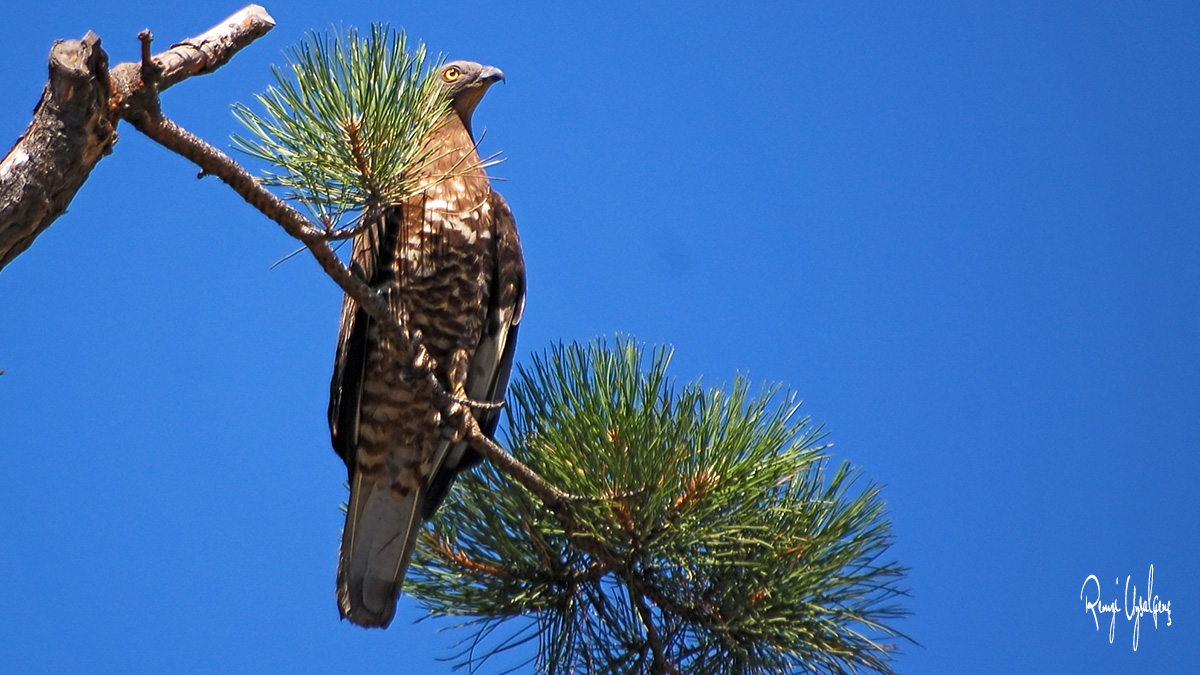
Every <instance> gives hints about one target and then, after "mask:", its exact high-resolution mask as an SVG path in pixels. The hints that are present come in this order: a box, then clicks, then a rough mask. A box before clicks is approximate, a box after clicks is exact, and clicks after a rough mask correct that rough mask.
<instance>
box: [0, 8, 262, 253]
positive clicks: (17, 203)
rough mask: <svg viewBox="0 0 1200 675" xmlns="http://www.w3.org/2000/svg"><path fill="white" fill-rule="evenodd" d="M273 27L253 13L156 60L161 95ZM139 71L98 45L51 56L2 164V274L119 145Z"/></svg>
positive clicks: (94, 41)
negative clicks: (27, 118)
mask: <svg viewBox="0 0 1200 675" xmlns="http://www.w3.org/2000/svg"><path fill="white" fill-rule="evenodd" d="M274 25H275V21H274V20H273V19H272V18H271V16H270V15H269V14H267V11H266V10H265V9H263V8H262V7H259V6H258V5H250V6H248V7H246V8H245V9H242V10H241V11H239V12H238V13H236V14H234V15H233V16H231V17H229V18H228V19H226V20H225V21H224V22H222V23H221V24H219V25H217V26H215V27H214V28H212V29H210V30H209V31H207V32H206V33H204V34H202V35H200V36H199V37H195V38H192V39H190V40H185V41H184V42H182V43H180V44H178V45H175V46H173V47H171V48H170V49H168V50H167V51H165V52H163V53H161V54H158V55H157V56H155V57H153V59H152V61H153V63H154V64H155V65H156V66H157V67H158V69H159V72H158V74H157V76H156V78H155V80H156V81H155V84H156V88H157V90H158V91H162V90H163V89H166V88H167V87H170V86H171V85H174V84H176V83H178V82H181V81H183V80H184V79H186V78H188V77H191V76H192V75H203V74H204V73H209V72H212V71H213V70H216V69H217V68H218V67H220V66H221V65H223V64H224V63H226V62H227V61H229V59H230V58H231V57H232V56H233V55H234V54H235V53H236V52H237V51H238V50H240V49H241V48H242V47H244V46H246V45H248V44H250V43H251V42H253V41H254V40H256V39H258V38H259V37H261V36H263V35H265V34H266V33H267V31H269V30H270V29H271V28H272V27H273V26H274ZM148 37H149V33H148V32H146V37H144V38H143V39H142V46H143V59H142V62H141V63H123V64H121V65H119V66H116V67H115V68H113V69H112V71H111V73H110V71H109V69H108V56H107V55H106V54H105V53H104V50H103V49H101V48H100V38H99V37H97V36H96V35H95V34H94V33H91V32H88V34H87V35H85V36H84V37H83V39H82V40H60V41H58V42H56V43H55V44H54V47H52V48H51V50H50V79H49V82H48V83H47V84H46V88H45V90H44V91H43V92H42V99H41V101H40V102H39V103H38V105H37V108H36V109H35V110H34V114H33V120H32V121H31V122H30V123H29V127H28V128H27V129H26V130H25V133H23V134H22V135H21V137H20V139H18V140H17V143H16V145H15V146H14V147H13V148H12V150H10V151H9V152H8V154H7V155H6V156H5V158H4V160H3V161H0V270H2V269H3V268H4V267H5V266H6V265H7V264H8V263H9V262H10V261H12V260H13V259H14V258H16V257H17V256H18V255H20V254H21V253H22V252H23V251H25V249H27V248H29V245H30V244H32V243H33V240H34V239H36V238H37V236H38V235H40V234H41V233H42V232H44V231H45V230H46V228H48V227H50V224H51V223H53V222H54V221H55V219H57V218H58V217H59V216H60V215H62V214H63V212H64V211H66V209H67V205H68V204H70V202H71V200H72V199H73V198H74V197H75V193H76V192H78V190H79V187H80V186H81V185H83V183H84V181H86V180H87V178H88V176H89V175H90V174H91V171H92V168H93V167H95V166H96V163H97V162H99V161H100V159H101V158H102V157H104V156H105V155H107V154H109V153H110V152H112V148H113V144H114V143H116V142H117V133H116V126H117V120H118V119H119V115H120V114H121V109H122V108H123V106H124V103H125V102H126V101H127V100H129V99H130V98H131V97H133V96H134V95H135V94H136V93H137V92H138V91H140V90H141V89H143V88H144V86H143V85H144V81H143V77H142V73H143V68H144V66H145V61H146V59H145V55H146V54H145V51H146V50H148V49H149V43H148V40H147V38H148Z"/></svg>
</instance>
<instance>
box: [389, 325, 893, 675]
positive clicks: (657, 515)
mask: <svg viewBox="0 0 1200 675" xmlns="http://www.w3.org/2000/svg"><path fill="white" fill-rule="evenodd" d="M670 356H671V352H670V350H668V349H665V348H658V349H655V350H653V351H652V352H651V353H649V354H647V353H646V352H645V350H644V349H642V348H640V347H639V346H638V345H637V344H636V343H635V342H634V341H633V340H630V339H618V340H616V341H615V342H614V343H612V344H611V345H610V344H608V343H607V342H605V341H598V342H593V343H591V344H588V345H586V346H583V345H578V344H573V345H570V346H559V347H557V348H555V349H553V350H551V351H550V352H549V353H548V354H545V355H544V356H542V357H538V358H535V359H534V360H533V362H532V365H531V366H529V367H528V368H522V369H520V370H519V372H518V375H517V377H516V378H515V381H514V383H513V386H512V387H511V388H510V391H509V396H508V401H509V406H510V408H509V414H510V418H509V422H510V426H509V430H508V437H509V443H510V446H511V451H512V452H513V453H514V454H515V455H516V456H517V457H518V458H519V459H520V460H522V461H523V462H525V463H527V464H528V465H529V466H530V467H532V468H533V469H534V470H535V471H537V472H538V473H539V474H540V475H541V476H542V477H543V478H545V479H546V480H547V481H548V482H549V483H551V484H552V485H555V486H557V487H559V488H560V489H562V490H564V491H566V492H568V493H570V494H572V495H574V496H576V497H578V498H577V499H574V500H572V501H571V502H570V505H569V512H570V514H571V518H572V519H573V521H574V524H573V525H572V526H571V528H570V529H571V530H572V531H568V528H566V527H564V524H563V522H562V520H561V519H560V518H558V517H556V515H555V514H553V513H550V512H548V511H547V509H546V508H545V507H544V506H543V505H542V503H541V502H540V501H539V500H538V499H537V498H535V497H534V496H532V495H531V494H530V493H528V492H526V491H525V490H524V489H523V488H521V487H520V486H518V485H517V484H516V483H515V482H514V481H513V480H511V479H510V478H509V477H508V476H506V475H503V474H500V473H498V472H497V471H496V470H494V469H492V468H491V467H490V466H488V465H486V464H485V465H483V466H481V467H479V468H478V469H476V470H475V471H473V472H471V473H468V474H465V475H463V476H461V477H460V478H459V485H458V487H457V488H456V489H455V491H454V493H453V494H452V496H451V498H450V499H449V500H448V502H447V503H446V504H445V505H444V506H443V507H442V509H441V510H440V511H439V512H438V514H437V515H436V516H435V518H434V521H433V527H432V528H430V529H428V530H426V531H425V533H424V534H423V541H422V545H421V546H419V547H418V551H417V560H416V564H414V566H413V569H412V570H410V572H409V578H408V581H407V583H406V586H405V592H406V593H409V594H412V595H414V596H416V597H417V598H418V599H419V600H420V602H422V603H423V604H424V605H425V606H426V607H427V608H428V609H429V611H430V612H431V613H432V614H433V615H442V616H446V615H449V616H456V617H460V618H461V619H462V623H463V625H465V626H467V627H469V628H470V629H471V630H470V631H469V632H470V637H468V638H465V639H464V640H463V642H462V643H461V647H462V650H461V652H460V653H459V654H458V657H457V660H458V663H459V665H461V666H468V667H470V668H471V669H472V670H474V669H476V668H478V667H480V665H481V664H482V663H483V662H484V661H486V657H487V656H489V655H492V654H495V653H497V652H501V651H506V650H508V649H510V648H512V647H514V646H517V645H519V644H522V643H525V642H529V641H536V643H537V645H538V648H537V651H536V656H534V657H533V659H534V661H535V665H536V669H537V672H539V673H546V674H551V675H565V674H567V673H576V674H589V675H590V674H593V673H621V674H627V673H648V674H649V673H686V674H688V675H706V674H712V675H717V674H720V675H731V674H741V673H762V674H768V673H770V674H776V673H793V672H816V673H850V672H856V671H858V670H859V669H865V670H875V671H879V672H883V673H890V672H892V670H891V664H892V654H893V653H894V650H895V648H896V646H897V643H898V641H899V640H901V639H903V638H904V636H903V635H902V634H901V633H900V632H899V631H898V630H897V628H896V626H895V623H894V622H895V620H897V619H899V618H901V617H903V616H904V615H905V614H907V612H906V610H905V609H904V608H903V607H902V606H901V605H900V604H898V601H899V600H900V596H902V595H903V594H904V591H903V589H902V588H901V587H900V586H899V584H900V582H901V581H902V577H903V575H904V569H903V568H902V567H900V566H899V565H898V564H897V563H895V562H892V561H887V560H885V555H886V553H887V551H888V548H889V546H890V542H891V525H890V521H889V520H888V518H887V515H886V511H885V505H884V502H883V501H882V499H881V496H880V489H879V487H878V486H876V485H874V484H871V483H869V482H867V481H864V480H862V479H861V478H860V477H859V476H858V474H857V472H856V471H854V470H852V469H851V468H850V467H849V466H848V465H847V464H845V463H842V464H838V465H836V466H834V465H832V464H831V460H830V459H829V457H828V454H827V448H828V447H829V446H828V445H823V444H822V443H821V440H822V438H823V433H822V432H821V430H820V429H819V428H814V427H813V426H811V425H810V424H809V421H808V420H807V419H806V418H799V417H798V416H797V408H798V405H799V404H798V403H797V402H796V400H795V399H794V397H792V396H790V395H786V394H783V393H781V392H780V391H779V389H778V388H774V387H771V388H766V389H763V390H762V391H760V392H759V393H758V395H757V396H754V395H752V394H751V391H750V385H749V383H748V382H746V381H745V380H744V379H742V378H738V379H736V380H735V381H734V382H733V384H732V385H731V386H729V387H728V389H726V390H722V389H718V388H713V389H705V388H703V387H701V386H700V385H699V384H698V383H692V384H687V385H684V386H677V385H676V383H675V382H674V381H673V380H672V379H671V378H669V377H668V376H667V372H666V371H667V365H668V363H669V361H670Z"/></svg>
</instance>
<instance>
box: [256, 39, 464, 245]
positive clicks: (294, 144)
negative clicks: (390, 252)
mask: <svg viewBox="0 0 1200 675" xmlns="http://www.w3.org/2000/svg"><path fill="white" fill-rule="evenodd" d="M285 57H286V60H287V65H286V67H285V68H283V69H282V70H281V69H279V68H272V71H273V73H274V75H275V80H276V84H275V85H273V86H271V87H268V89H267V90H266V92H265V93H263V94H259V95H257V96H256V98H257V100H258V103H259V104H260V105H261V107H262V109H263V110H262V112H261V113H260V112H255V111H253V110H251V109H250V108H249V107H248V106H246V105H243V104H240V103H238V104H235V105H234V108H233V112H234V115H235V116H236V117H237V118H238V119H239V120H241V121H242V123H243V124H244V125H245V127H246V131H247V135H244V136H243V135H237V134H235V135H234V136H233V144H234V147H236V148H238V149H240V150H242V151H244V152H246V153H248V154H250V155H251V156H253V157H256V158H258V159H260V160H263V161H264V162H266V163H268V164H269V165H270V167H271V168H270V169H269V170H268V172H267V173H266V176H265V178H264V179H263V182H264V184H267V185H270V186H276V187H282V188H285V189H286V191H287V194H286V196H287V197H288V198H290V199H294V200H296V201H299V202H300V203H302V204H303V205H304V206H306V207H307V208H308V210H309V211H310V212H311V213H312V214H313V215H314V216H315V217H316V218H317V220H318V221H319V222H321V223H322V224H323V225H325V226H326V227H329V228H337V227H339V226H340V225H341V224H342V223H343V220H344V219H345V218H346V217H347V216H348V215H349V216H354V215H356V214H357V215H361V214H363V213H365V212H368V211H369V210H370V209H371V208H372V207H384V206H388V205H391V204H396V203H399V202H400V201H402V200H403V199H404V198H405V197H407V196H409V195H411V194H412V193H413V192H414V191H415V190H416V189H417V188H418V186H417V185H416V183H415V181H414V178H413V177H414V176H415V175H416V173H417V170H418V169H419V168H420V167H421V166H422V164H424V163H425V162H427V161H428V160H429V155H430V154H431V153H432V151H433V150H432V149H430V148H423V147H422V144H421V141H422V139H424V138H425V137H426V135H427V134H428V133H429V132H430V131H431V130H432V129H434V128H435V127H436V125H437V124H438V123H439V121H440V120H441V118H442V116H443V115H444V114H445V113H446V111H447V110H448V109H449V107H448V102H447V100H446V98H445V97H444V96H443V95H441V92H440V88H439V85H438V83H437V78H433V77H428V74H429V73H430V72H431V71H432V70H435V69H436V68H437V67H438V66H440V65H441V62H442V59H441V57H438V58H436V59H430V58H429V57H428V55H427V54H426V49H425V46H424V45H423V44H419V43H418V44H417V46H416V48H415V49H414V50H412V51H411V52H410V51H409V48H408V44H407V40H406V38H405V35H404V33H403V31H394V30H392V29H391V28H389V27H388V26H387V25H378V24H377V25H372V26H371V30H370V32H369V34H368V35H366V36H365V37H364V36H360V35H359V33H358V31H357V30H356V29H354V28H350V29H347V30H344V31H336V32H334V33H333V34H332V35H330V34H317V33H312V34H309V35H308V36H306V39H305V41H304V42H302V43H300V44H299V45H296V46H294V47H292V48H291V49H290V50H289V51H287V52H285Z"/></svg>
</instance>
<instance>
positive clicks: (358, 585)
mask: <svg viewBox="0 0 1200 675" xmlns="http://www.w3.org/2000/svg"><path fill="white" fill-rule="evenodd" d="M421 492H422V490H414V491H413V492H410V493H409V494H408V495H407V496H405V497H401V498H396V497H394V496H393V494H392V490H391V489H390V487H389V486H388V485H387V484H386V482H385V483H384V484H382V485H380V484H374V483H371V482H366V481H364V480H363V479H362V475H361V473H360V474H358V475H356V476H355V478H354V481H353V483H352V485H351V488H350V506H349V508H348V509H347V511H346V527H345V528H344V529H343V530H342V550H341V555H340V559H339V562H338V584H337V596H338V607H339V608H340V609H341V612H342V617H343V618H347V619H350V621H351V622H352V623H355V624H357V625H359V626H363V627H367V628H370V627H379V628H386V627H387V625H388V624H390V623H391V622H392V617H393V616H394V615H395V613H396V599H397V598H398V597H399V596H400V587H401V586H402V585H403V584H404V575H405V573H406V572H407V571H408V563H409V561H410V560H411V559H412V553H413V548H414V546H415V544H416V542H417V533H418V532H420V529H421V519H420V508H419V505H420V503H421V501H420V500H421Z"/></svg>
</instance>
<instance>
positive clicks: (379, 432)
mask: <svg viewBox="0 0 1200 675" xmlns="http://www.w3.org/2000/svg"><path fill="white" fill-rule="evenodd" d="M437 76H438V77H440V78H441V79H442V82H443V85H444V86H445V87H446V88H447V90H448V94H449V96H450V101H451V108H452V112H451V113H449V114H448V115H447V116H446V118H445V120H444V123H443V124H441V125H440V126H438V128H437V129H436V130H435V131H434V132H433V133H431V134H430V136H429V137H428V138H427V139H426V141H425V148H426V150H427V151H428V152H429V155H428V157H429V161H428V163H427V164H426V165H425V166H424V167H423V168H422V170H421V171H420V173H419V175H418V176H417V178H418V180H419V181H420V182H419V183H418V184H419V185H421V186H423V188H422V190H421V192H420V193H418V194H416V195H415V196H413V197H410V198H409V199H407V200H405V201H404V202H403V203H402V204H398V205H396V206H393V207H391V208H389V209H388V210H387V212H386V213H385V215H384V217H383V218H382V219H381V220H380V223H379V224H378V225H377V226H375V227H372V228H370V229H368V230H366V231H364V232H363V233H361V234H359V235H358V236H357V237H356V238H355V240H354V251H353V254H352V256H351V266H352V268H353V269H354V270H355V271H356V273H358V274H360V275H362V276H363V278H365V279H366V280H367V281H368V282H369V283H370V284H371V286H372V287H374V288H376V289H380V290H383V291H384V292H386V294H387V297H388V299H389V301H390V302H391V303H392V304H393V307H394V308H396V309H397V310H402V312H400V311H398V314H402V315H404V316H407V317H408V320H409V322H410V326H409V328H410V329H417V330H419V331H420V332H421V336H422V340H423V344H424V345H425V347H426V348H427V349H428V350H429V353H430V356H431V357H433V360H434V362H435V364H436V365H435V373H436V375H437V377H438V379H439V381H440V382H441V383H442V385H443V386H444V387H446V389H447V391H450V392H452V393H454V394H455V395H457V396H459V397H465V398H469V399H471V400H476V401H490V402H498V401H501V400H503V398H504V391H505V388H506V387H507V384H508V375H509V370H510V369H511V366H512V354H513V349H514V346H515V343H516V336H517V327H518V325H519V322H520V319H521V313H522V311H523V309H524V302H525V268H524V260H523V258H522V255H521V245H520V240H519V238H518V236H517V231H516V224H515V223H514V221H513V218H512V212H511V211H510V210H509V208H508V205H507V204H506V203H505V202H504V199H503V198H502V197H501V196H500V195H499V194H497V193H496V192H494V191H493V190H492V189H491V185H490V183H489V181H488V178H487V174H486V173H485V172H484V170H483V167H482V163H481V161H480V158H479V154H478V153H477V152H476V150H475V143H474V139H473V137H472V135H471V115H472V113H473V112H474V109H475V106H476V105H477V104H478V103H479V100H480V99H481V98H482V97H483V94H484V92H485V91H486V90H487V88H488V87H489V86H490V85H491V84H493V83H494V82H496V81H498V80H501V79H503V74H502V73H501V72H500V71H499V70H497V69H495V68H491V67H485V66H481V65H479V64H477V63H470V62H465V61H456V62H453V63H448V64H446V65H445V66H443V67H442V69H441V70H440V71H439V73H438V75H437ZM381 338H382V336H381V332H380V330H379V327H378V326H376V325H372V320H371V319H370V317H368V316H367V315H366V313H365V312H363V311H362V310H361V309H359V308H358V306H357V304H356V303H355V302H354V300H353V299H351V298H350V296H346V297H345V299H344V301H343V304H342V320H341V331H340V334H339V336H338V347H337V358H336V361H335V363H334V373H333V380H332V382H331V385H330V401H329V428H330V433H331V437H332V440H333V447H334V449H335V450H336V451H337V452H338V454H339V455H341V457H342V459H343V460H344V461H345V462H346V467H347V470H348V472H349V478H350V503H349V509H348V512H347V514H346V527H345V529H344V530H343V533H342V547H341V554H340V560H339V564H338V584H337V597H338V607H339V609H340V611H341V614H342V616H343V617H345V618H348V619H350V621H352V622H353V623H356V624H358V625H360V626H368V627H372V626H376V627H386V626H387V625H388V624H389V623H390V622H391V620H392V616H393V615H394V613H395V609H396V599H397V597H398V596H399V593H400V588H401V586H402V584H403V582H404V576H405V572H406V571H407V568H408V562H409V560H410V558H411V557H412V550H413V546H414V544H415V543H416V535H417V532H418V530H419V529H420V525H421V523H422V521H423V520H424V519H427V518H429V517H430V516H431V515H432V514H433V512H434V511H435V510H436V509H437V507H438V506H439V505H440V504H441V502H442V500H443V499H445V497H446V494H447V492H448V491H449V489H450V486H451V484H452V483H453V481H454V476H455V475H456V474H457V472H458V471H461V470H463V469H466V468H470V467H471V466H474V465H475V464H476V463H478V461H479V458H478V456H477V455H476V454H475V453H474V452H473V451H471V450H470V449H469V448H468V447H467V446H466V444H465V443H464V442H462V441H458V440H456V439H454V438H453V433H452V432H451V431H449V430H447V429H446V428H444V427H443V425H442V423H441V422H442V420H441V414H440V412H439V411H438V410H437V408H436V407H435V406H434V405H433V404H432V403H431V402H429V401H426V400H424V399H422V398H421V397H420V396H418V395H417V394H416V393H415V392H414V391H413V390H412V387H411V385H410V384H409V383H407V382H405V380H404V378H403V377H402V376H401V375H402V372H403V367H404V365H405V364H402V363H399V362H397V361H396V358H395V355H394V354H393V353H392V351H391V350H389V349H387V348H386V345H384V344H382V342H381ZM475 416H476V418H477V420H478V421H479V425H480V428H481V429H483V431H484V432H485V433H487V434H489V435H491V434H493V433H494V431H495V428H496V424H497V422H498V420H499V410H498V409H488V410H479V411H476V412H475Z"/></svg>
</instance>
